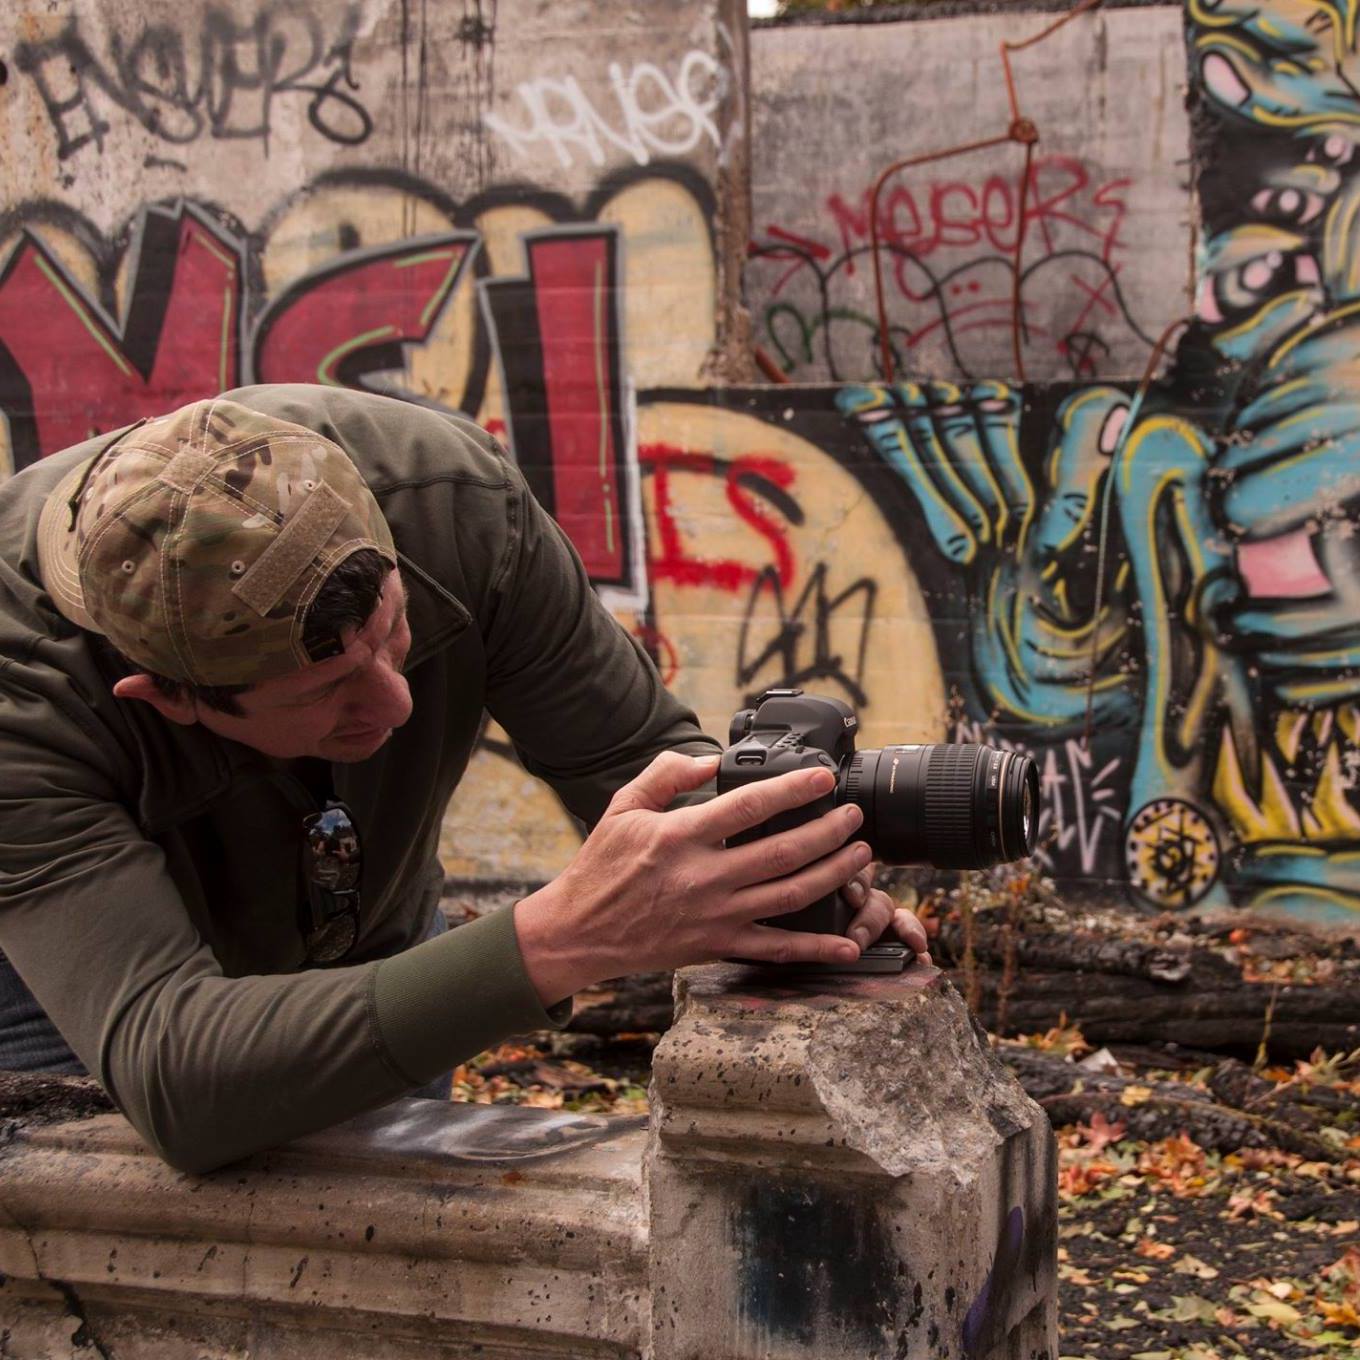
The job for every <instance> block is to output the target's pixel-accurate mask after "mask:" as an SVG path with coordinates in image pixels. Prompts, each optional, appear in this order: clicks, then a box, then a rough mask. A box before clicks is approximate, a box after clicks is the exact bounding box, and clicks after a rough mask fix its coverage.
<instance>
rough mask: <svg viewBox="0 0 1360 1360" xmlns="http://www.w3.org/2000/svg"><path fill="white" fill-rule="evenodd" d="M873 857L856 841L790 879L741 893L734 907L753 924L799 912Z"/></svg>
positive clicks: (757, 886)
mask: <svg viewBox="0 0 1360 1360" xmlns="http://www.w3.org/2000/svg"><path fill="white" fill-rule="evenodd" d="M870 855H871V852H870V850H869V847H868V846H867V845H865V844H864V842H863V841H856V842H855V843H854V844H853V845H847V846H845V847H844V848H843V849H841V850H837V851H836V853H835V854H833V855H827V856H826V858H825V859H819V860H818V861H817V862H816V863H815V864H810V865H808V867H807V868H806V869H803V870H800V871H799V872H798V873H796V874H790V875H789V876H788V877H787V878H778V879H775V880H774V881H773V882H771V883H758V884H756V885H754V886H753V887H750V888H743V889H741V891H740V892H737V893H734V894H733V895H732V903H733V906H734V907H736V908H737V909H738V910H739V911H740V912H741V914H742V915H743V916H745V917H747V918H748V919H750V920H753V921H754V920H760V919H761V918H762V917H765V916H785V915H787V914H788V913H789V912H791V911H799V910H801V909H802V908H803V907H806V906H809V905H811V904H812V903H813V902H815V901H816V900H817V899H818V898H819V897H825V896H826V895H827V893H830V892H835V891H836V889H837V888H839V887H840V886H841V885H842V884H843V883H845V882H846V881H847V880H848V879H849V878H850V876H851V875H852V874H854V873H855V871H856V870H858V869H862V868H863V867H864V866H865V865H866V864H868V862H869V859H870Z"/></svg>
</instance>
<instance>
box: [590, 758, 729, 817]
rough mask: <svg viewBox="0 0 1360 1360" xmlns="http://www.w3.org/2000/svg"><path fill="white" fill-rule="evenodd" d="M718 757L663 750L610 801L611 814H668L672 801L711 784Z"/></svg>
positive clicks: (715, 772) (716, 768) (716, 770)
mask: <svg viewBox="0 0 1360 1360" xmlns="http://www.w3.org/2000/svg"><path fill="white" fill-rule="evenodd" d="M718 760H719V757H718V756H717V755H711V756H687V755H682V754H681V753H680V752H679V751H663V752H662V753H661V754H660V755H659V756H657V758H656V759H655V760H654V761H652V763H651V764H650V765H648V766H647V768H646V769H645V770H643V771H642V773H641V774H640V775H638V776H637V777H636V778H634V779H631V780H630V781H629V782H628V783H627V784H625V785H624V786H623V787H622V788H621V789H619V790H618V792H617V793H615V794H614V796H613V798H611V799H610V800H609V809H608V811H609V813H611V814H615V815H617V814H618V813H620V812H637V811H644V812H664V811H665V810H666V808H668V807H669V806H670V804H671V801H672V800H673V799H674V798H676V797H677V796H678V795H680V794H682V793H690V792H692V791H693V790H694V789H697V788H698V787H699V786H700V785H701V784H705V783H707V782H708V781H709V780H710V779H712V778H713V776H714V775H715V774H717V772H718Z"/></svg>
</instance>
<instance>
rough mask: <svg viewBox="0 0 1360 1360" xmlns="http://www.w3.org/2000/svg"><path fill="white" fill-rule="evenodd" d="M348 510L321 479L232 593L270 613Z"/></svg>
mask: <svg viewBox="0 0 1360 1360" xmlns="http://www.w3.org/2000/svg"><path fill="white" fill-rule="evenodd" d="M178 461H179V460H178V459H176V462H178ZM348 513H349V507H348V505H347V504H346V503H345V501H344V499H343V498H342V497H340V496H339V495H337V494H336V493H335V492H334V491H332V490H331V488H330V487H329V486H328V485H327V484H326V483H325V482H322V483H321V484H320V486H318V487H317V488H316V490H315V491H313V492H312V493H311V495H310V496H308V497H307V499H306V500H305V501H303V502H302V504H301V506H299V507H298V509H297V510H296V511H294V512H293V514H291V515H290V516H289V517H288V519H287V521H286V522H285V523H284V526H283V528H282V529H281V530H280V531H279V536H278V537H277V538H276V539H275V540H274V541H273V542H272V543H271V544H270V545H269V546H268V547H267V548H266V549H265V550H264V552H262V553H261V554H260V556H259V557H258V558H257V559H256V560H255V565H254V566H252V567H251V568H250V570H249V571H248V572H246V574H245V575H244V576H242V577H241V579H240V580H239V581H237V582H236V584H235V585H233V586H232V588H231V591H232V594H233V595H235V596H236V597H237V598H238V599H240V600H242V601H243V602H244V603H245V604H247V605H249V606H250V608H251V609H253V610H254V611H255V612H256V613H257V614H259V615H260V616H261V617H263V616H264V615H266V614H268V613H269V611H270V610H271V609H273V608H274V606H275V605H276V604H278V602H279V601H280V600H281V599H282V598H283V597H284V595H285V594H286V593H287V592H288V589H289V587H290V586H291V585H292V584H293V582H294V581H296V580H297V578H298V577H299V576H300V575H301V574H302V572H303V571H304V570H305V569H306V567H307V564H308V563H309V562H311V560H312V559H313V558H314V557H315V556H316V555H317V553H319V552H320V551H321V549H322V548H324V547H325V546H326V542H327V540H328V539H329V538H330V536H331V535H332V534H333V533H334V532H335V530H336V529H337V528H338V527H339V525H340V522H341V521H342V520H343V519H344V518H345V516H346V514H348Z"/></svg>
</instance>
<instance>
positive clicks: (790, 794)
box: [514, 752, 925, 1005]
mask: <svg viewBox="0 0 1360 1360" xmlns="http://www.w3.org/2000/svg"><path fill="white" fill-rule="evenodd" d="M717 763H718V758H717V757H716V756H713V757H705V758H702V759H694V758H692V757H690V756H684V755H680V754H679V753H677V752H666V753H664V754H662V755H660V756H658V757H657V758H656V759H655V760H654V761H653V762H652V763H651V764H650V765H649V766H648V767H647V768H646V769H645V770H643V772H642V773H641V774H640V775H638V777H637V778H636V779H634V780H633V781H632V782H631V783H629V784H625V785H624V787H623V788H621V789H620V790H619V791H618V792H617V793H616V794H615V795H614V797H613V799H612V800H611V802H610V804H609V807H608V808H607V809H606V810H605V814H604V816H603V817H602V818H601V819H600V822H599V824H598V825H597V826H596V828H595V830H594V831H593V832H591V834H590V836H589V838H588V839H587V840H586V842H585V844H584V845H583V846H582V847H581V849H580V851H579V852H578V853H577V855H576V857H575V859H573V860H572V862H571V863H570V864H569V865H568V866H567V868H566V869H565V870H564V871H563V872H562V873H561V874H560V875H559V876H558V877H557V878H556V879H554V880H553V881H552V882H551V883H549V884H548V885H547V886H546V887H544V888H542V889H540V890H539V891H538V892H536V893H533V894H532V895H531V896H529V897H526V898H525V899H524V900H523V901H521V902H517V903H516V904H515V908H514V911H515V930H516V933H517V934H518V936H519V944H520V952H521V954H522V955H523V958H524V966H525V969H526V970H527V972H528V974H529V979H530V981H531V982H532V983H533V985H534V987H535V989H536V990H537V991H538V994H539V997H540V998H541V999H542V1001H543V1003H544V1004H545V1005H552V1004H554V1003H555V1002H557V1001H560V1000H562V998H563V997H566V996H570V995H571V994H572V993H573V992H577V991H579V990H580V989H581V988H582V987H585V986H588V985H590V984H591V983H593V982H599V981H602V980H603V979H605V978H610V977H618V976H620V975H621V974H624V973H637V972H651V971H659V970H662V969H667V968H678V967H681V966H682V965H684V964H688V963H700V962H704V961H707V960H711V959H720V958H727V957H740V958H746V959H759V960H762V961H765V962H770V963H849V962H852V961H853V960H854V959H856V958H858V957H859V953H860V945H859V943H858V942H856V941H854V940H850V939H847V938H845V937H842V936H837V935H820V934H809V933H805V932H799V931H792V930H781V929H777V928H775V927H772V926H762V925H758V924H756V923H757V922H758V921H760V920H762V919H764V918H766V917H770V916H782V915H785V914H786V913H788V912H792V911H798V910H800V909H801V908H803V907H806V906H808V905H810V904H811V903H813V902H815V901H816V900H817V899H818V898H819V897H823V896H825V895H826V894H827V893H829V892H833V891H835V890H836V889H838V888H842V887H844V886H845V885H846V884H848V883H850V881H851V880H852V879H854V878H855V877H856V876H857V875H859V874H860V873H861V872H862V871H863V870H865V869H867V867H868V864H869V856H870V851H869V847H868V846H867V845H866V844H865V843H864V842H863V841H854V842H852V843H850V844H846V842H847V840H848V838H849V837H850V836H852V835H853V834H854V833H855V832H856V831H857V830H858V829H859V826H860V823H861V821H862V820H863V814H862V813H861V812H860V810H859V809H858V808H857V807H854V806H845V807H839V808H835V809H833V810H832V811H831V812H828V813H826V814H825V815H824V816H821V817H818V818H816V819H814V820H813V821H810V822H805V823H804V824H803V825H801V826H798V827H795V828H794V829H792V830H790V831H783V832H780V833H778V834H777V835H773V836H766V837H763V838H761V839H760V840H757V841H753V842H751V843H749V844H746V845H740V846H733V847H731V848H728V847H725V846H724V844H723V842H724V840H725V839H726V838H728V837H730V836H736V835H738V834H739V833H741V832H743V831H749V830H751V829H752V828H753V827H756V826H759V825H761V823H763V822H766V821H768V820H769V819H770V818H771V817H774V816H777V815H778V814H779V813H782V812H788V811H790V810H791V809H793V808H797V807H802V806H804V805H805V804H807V803H810V802H812V801H814V800H815V799H817V798H820V797H822V796H823V795H825V794H826V793H828V792H830V790H831V789H832V787H833V786H834V782H835V777H834V775H833V774H832V773H831V771H829V770H826V769H816V770H799V771H796V772H794V773H791V774H785V775H779V776H777V777H776V778H774V779H767V780H762V781H760V782H759V783H755V784H748V785H747V786H746V787H745V788H741V789H735V790H733V791H732V792H731V793H725V794H723V795H721V796H720V797H718V798H714V799H712V800H711V801H709V802H707V803H705V804H703V805H702V806H699V807H691V808H679V809H675V810H673V811H666V809H667V807H668V806H669V805H670V803H671V801H672V800H673V799H674V798H675V797H676V796H677V795H679V794H681V793H687V792H689V791H691V790H693V789H697V788H698V787H699V786H700V785H701V784H703V783H705V782H706V781H707V780H709V779H711V778H712V777H713V775H714V773H715V772H716V770H717ZM860 882H861V885H862V886H863V887H864V888H865V890H866V896H867V898H868V899H869V900H866V901H865V902H864V905H863V907H862V908H861V910H860V912H859V915H858V916H857V917H856V922H857V923H858V924H859V925H860V926H861V927H865V928H867V929H868V930H869V931H870V933H871V935H876V933H877V931H875V929H874V924H875V922H877V930H880V931H881V930H882V928H883V926H885V925H886V924H887V921H888V912H886V911H885V909H884V906H883V903H886V902H887V899H886V898H885V897H883V894H881V893H869V892H868V891H867V883H864V881H863V880H862V879H861V880H860ZM879 898H882V899H883V901H882V902H880V901H879V900H878V899H879ZM851 900H852V902H853V898H852V899H851ZM889 906H890V904H889ZM908 915H910V913H908ZM911 924H915V919H914V918H912V922H911ZM908 928H909V927H908ZM917 929H918V930H919V925H917ZM909 942H910V939H909ZM919 942H920V943H921V944H922V945H924V942H925V940H924V933H922V935H921V938H920V941H919Z"/></svg>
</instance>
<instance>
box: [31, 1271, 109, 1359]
mask: <svg viewBox="0 0 1360 1360" xmlns="http://www.w3.org/2000/svg"><path fill="white" fill-rule="evenodd" d="M44 1283H45V1284H50V1285H51V1286H52V1288H53V1289H55V1290H56V1291H57V1292H58V1293H59V1294H60V1295H61V1296H62V1298H63V1299H65V1300H66V1311H67V1312H68V1313H69V1314H70V1315H71V1316H72V1317H73V1318H75V1320H76V1321H77V1322H78V1323H80V1326H79V1327H77V1328H76V1329H75V1331H74V1332H72V1333H71V1344H72V1345H73V1346H75V1347H76V1349H77V1350H82V1351H83V1350H88V1349H90V1348H91V1347H93V1349H94V1350H95V1351H97V1352H98V1353H99V1356H100V1360H117V1357H116V1356H115V1355H114V1353H113V1351H111V1350H110V1349H109V1347H107V1346H106V1345H105V1344H104V1343H103V1342H102V1341H101V1340H100V1339H99V1337H98V1336H97V1335H96V1334H95V1330H94V1328H93V1327H91V1326H90V1319H89V1318H87V1317H86V1316H85V1305H84V1304H83V1303H81V1301H80V1295H79V1294H77V1293H76V1291H75V1289H74V1288H72V1286H71V1285H69V1284H67V1283H66V1281H65V1280H51V1279H48V1280H44Z"/></svg>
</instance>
